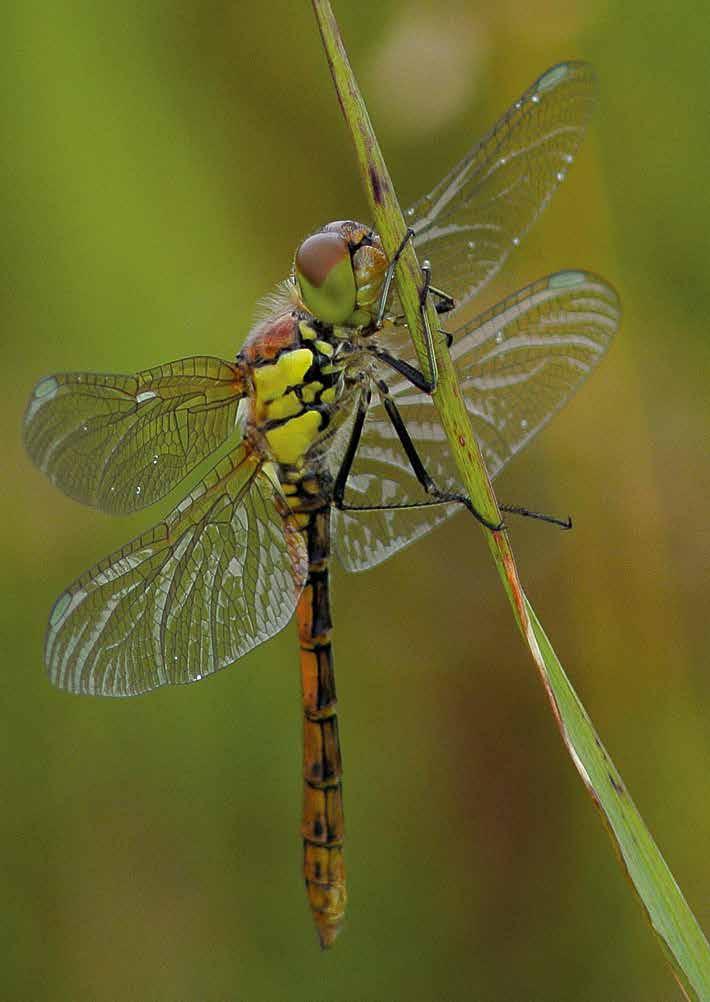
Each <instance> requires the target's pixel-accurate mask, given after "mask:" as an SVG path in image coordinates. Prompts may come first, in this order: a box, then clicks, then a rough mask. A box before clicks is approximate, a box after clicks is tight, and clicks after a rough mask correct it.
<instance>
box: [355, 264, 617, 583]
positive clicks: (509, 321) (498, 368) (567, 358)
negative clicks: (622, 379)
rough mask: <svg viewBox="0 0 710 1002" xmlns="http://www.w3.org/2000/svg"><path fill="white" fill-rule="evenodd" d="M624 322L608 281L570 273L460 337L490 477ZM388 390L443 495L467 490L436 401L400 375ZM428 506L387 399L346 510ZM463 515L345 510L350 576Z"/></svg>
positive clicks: (457, 358) (462, 374) (439, 509)
mask: <svg viewBox="0 0 710 1002" xmlns="http://www.w3.org/2000/svg"><path fill="white" fill-rule="evenodd" d="M619 318H620V307H619V301H618V298H617V295H616V293H615V292H614V290H613V289H612V288H611V287H610V286H609V285H607V284H606V282H604V281H603V279H601V278H598V277H597V276H596V275H592V274H591V273H589V272H582V271H563V272H558V273H557V274H555V275H549V276H548V277H547V278H543V279H540V280H539V281H538V282H535V283H534V284H533V285H530V286H528V287H527V288H525V289H522V290H521V291H520V292H517V293H515V294H514V295H512V296H509V297H508V298H507V299H505V300H504V301H503V302H502V303H499V304H498V306H496V307H494V308H493V309H491V310H489V311H488V312H486V313H484V314H482V315H481V316H479V317H477V318H476V319H475V320H473V321H472V322H471V323H470V324H466V325H464V326H463V327H462V328H461V329H460V330H459V331H458V332H457V333H456V334H455V335H454V338H455V340H454V345H453V347H452V349H451V354H452V357H453V359H454V364H455V366H456V369H457V372H458V377H459V381H460V385H461V390H462V394H463V397H464V401H465V404H466V409H467V411H468V414H469V417H470V419H471V425H472V427H473V432H474V434H475V436H476V438H477V440H478V443H479V445H480V447H481V450H482V452H483V456H484V459H485V462H486V466H487V469H488V472H489V474H490V475H491V476H492V477H494V476H496V474H498V473H499V472H500V471H501V470H502V469H503V467H504V466H505V465H506V463H507V462H508V461H509V460H510V459H511V458H512V457H513V456H514V455H515V454H516V453H517V452H519V451H520V450H521V449H522V448H523V447H524V446H525V445H526V444H527V443H528V442H529V441H530V440H531V439H532V438H533V437H534V435H536V434H537V432H538V431H539V430H540V429H541V428H542V427H544V425H545V424H547V422H548V421H549V420H550V418H551V417H552V416H553V415H554V414H555V413H556V412H557V411H558V410H559V409H560V407H562V405H563V404H564V403H565V401H566V400H568V399H569V397H570V396H571V395H572V394H573V393H574V391H575V390H576V389H577V388H578V387H579V386H580V385H581V384H582V382H583V381H584V379H585V378H586V377H587V376H588V375H589V373H590V372H591V371H592V369H593V368H594V367H595V365H596V364H597V363H598V361H599V360H600V358H601V357H602V355H603V354H604V352H605V351H606V349H607V348H608V346H609V344H610V342H611V339H612V337H613V335H614V333H615V331H616V330H617V328H618V325H619ZM388 384H389V389H390V393H391V395H392V396H393V398H394V399H395V401H396V403H397V407H398V409H399V411H400V413H401V415H402V417H403V419H404V422H405V424H406V426H407V430H408V431H409V434H410V435H411V437H412V439H413V440H414V443H415V445H416V447H417V450H418V452H419V455H420V457H421V459H422V460H423V462H424V465H425V467H426V469H427V470H428V472H429V473H430V475H431V476H432V477H433V478H434V480H435V481H436V483H437V484H438V486H439V487H440V488H441V489H442V490H445V491H456V492H461V491H463V486H462V484H461V482H460V478H459V475H458V471H457V469H456V466H455V464H454V462H453V460H452V458H451V456H450V453H449V449H448V442H447V439H446V436H445V434H444V430H443V428H442V427H441V424H440V422H439V419H438V415H437V412H436V409H435V408H434V406H433V404H432V402H431V398H430V397H429V396H427V395H426V394H425V393H422V392H420V391H418V390H416V389H415V388H414V387H413V386H412V385H411V384H410V383H409V382H407V381H406V380H405V379H403V378H401V377H399V376H397V377H396V378H395V379H394V380H391V379H389V378H388ZM426 500H427V499H426V497H425V496H424V494H423V491H422V489H421V487H420V486H419V485H418V483H417V481H416V478H415V477H414V476H413V474H411V472H410V468H409V464H408V461H407V458H406V456H405V454H404V451H403V449H402V447H401V445H400V443H399V440H398V438H397V435H396V433H395V431H394V428H393V427H392V424H391V423H390V421H389V419H388V417H387V414H386V412H385V409H384V406H383V405H382V402H381V400H380V399H379V398H377V399H375V398H373V406H372V408H371V410H370V412H369V413H368V417H367V421H366V423H365V427H364V430H363V436H362V441H361V446H360V450H359V452H358V456H357V459H356V461H355V463H354V465H353V471H352V474H351V477H350V480H349V481H348V491H347V492H346V495H345V502H346V504H348V505H353V506H355V505H359V506H362V505H377V504H383V503H384V504H396V505H402V504H404V505H411V504H415V503H417V502H419V503H422V502H426ZM459 508H460V506H459V505H452V504H445V505H435V506H432V505H429V506H427V507H423V508H418V509H414V510H408V509H405V510H397V509H396V508H395V509H393V510H391V511H385V512H382V511H378V510H376V511H372V512H344V513H340V526H339V528H340V539H339V540H338V542H337V548H338V553H339V555H340V558H341V560H342V562H343V563H344V564H345V566H346V567H347V569H348V570H364V569H365V568H366V567H369V566H372V565H373V564H376V563H379V562H380V561H381V560H384V559H386V557H388V556H390V554H392V553H394V552H396V550H398V549H400V548H401V547H402V546H405V545H407V544H408V543H410V542H413V541H414V540H415V539H417V538H419V536H421V535H423V534H424V533H425V532H428V531H429V530H430V529H431V528H433V527H434V525H436V524H438V522H440V521H442V520H443V519H445V518H447V517H448V516H449V515H451V514H453V513H454V512H456V511H458V510H459ZM365 544H367V545H365Z"/></svg>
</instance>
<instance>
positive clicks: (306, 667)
mask: <svg viewBox="0 0 710 1002" xmlns="http://www.w3.org/2000/svg"><path fill="white" fill-rule="evenodd" d="M308 500H310V502H311V503H313V497H311V498H310V499H307V498H306V497H304V498H303V501H304V502H306V504H307V502H308ZM289 501H291V498H289ZM294 502H296V498H295V497H294V498H293V501H291V504H292V507H294V508H296V510H298V506H297V503H294ZM301 517H302V518H304V521H305V524H304V527H303V530H302V531H303V532H304V533H305V535H306V539H307V545H308V578H307V581H306V586H305V588H304V589H303V592H302V594H301V598H300V600H299V603H298V606H297V609H296V618H297V621H298V638H299V644H300V657H301V688H302V693H303V824H302V828H301V831H302V834H303V868H304V877H305V880H306V892H307V894H308V900H309V903H310V906H311V910H312V912H313V917H314V919H315V923H316V927H317V930H318V936H319V938H320V942H321V946H322V947H324V948H325V947H328V946H330V945H331V944H332V942H333V941H334V939H335V937H336V936H337V934H338V932H339V931H340V927H341V924H342V921H343V917H344V915H345V903H346V898H347V894H346V889H345V865H344V861H343V837H344V824H343V798H342V784H341V776H342V764H341V757H340V741H339V738H338V718H337V716H336V712H335V707H336V695H335V675H334V671H333V651H332V646H331V633H332V622H331V618H330V600H329V582H328V560H329V556H330V508H329V507H328V506H323V507H318V508H315V509H312V510H310V511H308V512H301Z"/></svg>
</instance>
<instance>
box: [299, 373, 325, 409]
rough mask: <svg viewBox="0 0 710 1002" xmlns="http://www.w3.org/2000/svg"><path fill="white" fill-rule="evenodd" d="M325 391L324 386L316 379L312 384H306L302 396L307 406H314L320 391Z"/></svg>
mask: <svg viewBox="0 0 710 1002" xmlns="http://www.w3.org/2000/svg"><path fill="white" fill-rule="evenodd" d="M322 389H323V384H322V383H319V382H318V380H317V379H314V380H313V382H312V383H306V384H305V385H304V387H303V389H302V390H301V396H302V397H303V399H304V401H305V402H306V403H307V404H312V403H313V401H314V400H315V399H316V397H317V396H318V391H319V390H322Z"/></svg>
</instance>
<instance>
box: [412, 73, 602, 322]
mask: <svg viewBox="0 0 710 1002" xmlns="http://www.w3.org/2000/svg"><path fill="white" fill-rule="evenodd" d="M594 100H595V80H594V74H593V71H592V69H591V67H590V66H589V65H587V64H586V63H582V62H571V63H561V64H559V65H558V66H554V67H552V69H549V70H548V71H547V72H546V73H544V74H543V75H542V76H541V77H540V78H539V79H538V80H536V81H535V83H534V84H533V85H532V87H530V88H529V89H528V90H527V91H526V92H525V93H524V94H523V96H522V97H521V98H520V100H519V101H516V103H515V104H514V105H513V107H512V108H511V109H510V110H509V111H508V113H507V114H506V115H505V116H504V117H503V118H502V119H501V120H500V121H499V122H498V124H497V125H496V126H495V128H494V129H493V131H492V132H490V133H489V135H488V136H486V138H485V139H484V140H483V141H482V142H481V143H480V144H479V145H478V146H476V147H475V148H474V149H473V150H472V151H471V152H470V153H469V154H468V155H467V156H466V157H464V159H463V160H462V161H461V162H460V163H459V164H457V166H456V167H454V168H453V170H452V171H451V172H450V173H449V174H447V176H446V177H445V178H444V179H443V180H442V181H440V182H439V184H438V185H437V186H436V187H435V188H434V190H433V191H432V192H431V193H430V194H428V195H426V196H425V197H424V198H422V199H421V200H420V201H419V202H417V203H416V204H415V205H414V206H413V207H412V208H411V209H410V210H409V212H408V220H407V221H408V223H409V225H410V226H412V228H413V229H414V233H415V237H414V243H415V245H416V247H417V250H418V251H420V252H421V255H423V256H425V257H427V258H429V259H430V260H431V263H432V267H433V281H434V283H435V284H436V285H438V286H440V287H441V288H443V289H444V290H445V291H446V292H447V293H449V294H450V295H452V296H453V297H454V299H455V300H456V304H457V306H460V305H462V304H463V303H465V302H467V301H468V300H469V299H471V298H472V297H473V296H475V295H476V294H477V293H478V292H479V291H480V290H481V289H482V288H483V287H484V285H485V284H486V283H487V282H489V281H490V279H491V278H492V277H493V276H494V275H495V274H496V273H497V272H498V271H499V270H500V268H501V266H502V264H503V262H504V261H505V260H506V258H507V257H508V255H509V254H510V252H511V251H512V250H513V248H514V247H515V246H517V244H518V243H519V242H520V240H521V238H522V237H523V235H524V234H525V233H526V232H527V230H528V229H529V228H530V226H531V225H532V224H533V222H534V221H535V220H536V219H537V217H538V216H539V215H540V213H541V212H542V210H543V209H544V208H545V206H546V205H547V203H548V202H549V200H550V198H551V196H552V194H553V192H554V191H555V189H556V188H557V187H558V186H559V184H560V183H561V181H562V180H563V179H564V177H565V175H566V173H567V171H568V169H569V166H570V164H571V163H572V160H573V159H574V157H575V155H576V153H577V149H578V148H579V145H580V143H581V141H582V138H583V135H584V130H585V128H586V125H587V122H588V120H589V117H590V115H591V112H592V110H593V107H594Z"/></svg>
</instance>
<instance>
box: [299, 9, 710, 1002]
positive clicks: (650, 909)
mask: <svg viewBox="0 0 710 1002" xmlns="http://www.w3.org/2000/svg"><path fill="white" fill-rule="evenodd" d="M313 7H314V10H315V14H316V18H317V21H318V26H319V29H320V32H321V37H322V39H323V45H324V47H325V51H326V55H327V58H328V63H329V65H330V70H331V73H332V76H333V81H334V83H335V87H336V91H337V94H338V99H339V101H340V105H341V108H342V111H343V115H344V116H345V120H346V122H347V124H348V127H349V129H350V132H351V134H352V138H353V141H354V144H355V151H356V156H357V160H358V165H359V168H360V173H361V175H362V178H363V181H364V184H365V190H366V192H367V196H368V200H369V203H370V208H371V211H372V216H373V223H374V226H375V229H376V230H377V231H378V233H379V234H380V237H381V239H382V242H383V245H384V248H385V251H386V252H387V254H388V256H389V257H392V256H393V254H394V253H395V251H396V250H397V248H398V247H399V246H400V244H401V242H402V239H403V238H404V235H405V233H406V224H405V221H404V217H403V215H402V210H401V208H400V205H399V202H398V200H397V196H396V193H395V190H394V186H393V184H392V180H391V178H390V175H389V172H388V170H387V165H386V164H385V161H384V158H383V156H382V152H381V150H380V148H379V145H378V143H377V139H376V137H375V134H374V131H373V128H372V124H371V122H370V118H369V115H368V113H367V108H366V107H365V103H364V101H363V99H362V95H361V94H360V91H359V89H358V86H357V83H356V81H355V77H354V75H353V73H352V69H351V67H350V64H349V61H348V57H347V53H346V51H345V48H344V46H343V42H342V39H341V36H340V31H339V28H338V25H337V22H336V20H335V17H334V15H333V12H332V10H331V7H330V4H329V3H328V0H313ZM397 284H398V291H399V295H400V299H401V302H402V306H403V309H404V312H405V315H406V318H407V323H408V325H409V330H410V333H411V335H412V339H413V341H414V345H415V347H416V350H417V355H418V357H419V362H420V365H421V367H422V371H425V372H426V371H427V359H426V350H425V347H424V331H423V325H422V320H421V316H420V311H419V291H418V290H419V287H420V285H421V268H420V265H419V263H418V261H417V257H416V254H415V252H414V248H413V247H412V244H411V242H410V243H408V244H407V246H406V248H405V250H404V252H403V254H402V257H401V258H400V264H399V266H398V269H397ZM428 310H429V322H430V325H431V327H432V329H435V326H436V324H437V318H436V315H435V313H434V311H433V309H432V308H431V306H429V307H428ZM436 350H437V354H436V361H437V366H438V372H439V383H438V387H437V390H436V392H435V393H434V395H433V400H434V403H435V404H436V406H437V409H438V411H439V416H440V419H441V423H442V426H443V428H444V431H445V432H446V435H447V438H448V441H449V446H450V449H451V453H452V455H453V456H454V458H455V460H456V464H457V466H458V469H459V472H460V474H461V477H462V480H463V483H464V484H465V485H466V489H467V492H468V494H469V496H470V498H471V500H472V501H473V503H474V505H475V507H476V508H477V510H478V511H480V512H481V513H482V514H483V515H484V516H485V517H486V518H488V519H489V520H490V521H491V522H498V521H499V520H500V513H499V511H498V504H497V501H496V498H495V495H494V493H493V489H492V487H491V483H490V480H489V478H488V474H487V472H486V469H485V466H484V463H483V460H482V457H481V453H480V450H479V448H478V444H477V443H476V441H475V439H474V437H473V433H472V431H471V425H470V422H469V420H468V415H467V412H466V409H465V406H464V404H463V400H462V397H461V394H460V391H459V387H458V382H457V378H456V373H455V371H454V367H453V364H452V361H451V358H450V356H449V354H448V352H447V351H445V350H442V348H441V345H440V344H437V349H436ZM483 531H484V533H485V535H486V539H487V542H488V545H489V548H490V550H491V554H492V556H493V559H494V561H495V563H496V567H497V568H498V573H499V575H500V578H501V581H502V584H503V586H504V588H505V591H506V593H507V595H508V599H509V601H510V603H511V606H512V609H513V613H514V616H515V621H516V623H517V625H518V628H519V630H520V632H521V633H522V636H523V638H524V640H525V642H526V644H527V645H528V648H529V650H530V653H531V654H532V657H533V660H534V662H535V665H536V667H537V669H538V672H539V674H540V678H541V680H542V683H543V685H544V687H545V691H546V693H547V696H548V699H549V702H550V705H551V707H552V711H553V714H554V717H555V720H556V722H557V726H558V728H559V730H560V733H561V735H562V739H563V741H564V743H565V746H566V748H567V750H568V752H569V754H570V757H571V758H572V761H573V762H574V765H575V767H576V769H577V771H578V773H579V774H580V776H581V778H582V780H583V782H584V784H585V787H586V789H587V791H588V792H589V794H590V796H591V798H592V800H593V801H594V803H595V804H596V805H597V807H598V808H599V810H600V812H601V815H602V818H603V820H604V822H605V826H606V828H607V830H608V832H609V834H610V835H611V838H612V841H613V842H614V845H615V847H616V849H617V853H618V857H619V858H620V860H621V861H622V863H623V866H624V869H625V872H626V874H627V875H628V877H629V880H630V882H631V884H632V886H633V887H634V889H635V891H636V893H637V895H638V897H639V899H640V901H641V903H642V904H643V907H644V909H645V911H646V913H647V915H648V918H649V921H650V923H651V926H652V928H653V930H654V932H655V933H656V935H657V937H658V939H659V940H660V943H661V945H662V947H663V950H664V953H665V955H666V957H667V958H668V960H669V961H670V963H671V966H672V968H673V971H674V974H675V976H676V979H677V981H678V983H679V985H680V986H681V988H682V989H683V991H684V993H685V994H686V996H687V997H688V998H691V999H702V1000H710V948H709V947H708V943H707V940H706V939H705V937H704V935H703V933H702V930H701V929H700V926H699V925H698V923H697V920H696V919H695V916H694V915H693V913H692V912H691V910H690V908H689V907H688V904H687V902H686V900H685V898H684V897H683V895H682V893H681V891H680V888H679V887H678V885H677V884H676V882H675V880H674V879H673V875H672V874H671V872H670V870H669V869H668V866H667V865H666V863H665V861H664V859H663V857H662V856H661V853H660V851H659V849H658V847H657V846H656V844H655V842H654V841H653V838H652V837H651V834H650V832H649V831H648V829H647V828H646V826H645V824H644V822H643V819H642V818H641V815H640V814H639V812H638V811H637V809H636V807H635V805H634V803H633V801H632V800H631V798H630V796H629V794H628V792H627V790H626V787H625V785H624V783H623V782H622V780H621V777H620V776H619V773H618V771H617V770H616V768H615V766H614V765H613V763H612V761H611V759H610V758H609V756H608V754H607V752H606V751H605V749H604V746H603V745H602V743H601V741H600V739H599V737H598V736H597V733H596V731H595V729H594V726H593V725H592V722H591V721H590V719H589V717H588V715H587V713H586V711H585V709H584V707H583V706H582V704H581V702H580V700H579V698H578V697H577V695H576V693H575V692H574V689H573V688H572V686H571V684H570V682H569V679H568V678H567V676H566V675H565V673H564V671H563V669H562V666H561V665H560V662H559V660H558V658H557V656H556V654H555V652H554V650H553V648H552V646H551V644H550V642H549V640H548V639H547V636H546V635H545V632H544V630H543V628H542V626H541V625H540V622H539V620H538V618H537V616H536V615H535V612H534V610H533V608H532V606H531V605H530V603H529V601H528V599H527V597H526V595H525V593H524V591H523V588H522V585H521V583H520V578H519V576H518V571H517V568H516V565H515V558H514V556H513V552H512V550H511V548H510V543H509V540H508V537H507V534H506V533H505V532H496V533H493V532H489V531H488V530H483Z"/></svg>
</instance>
